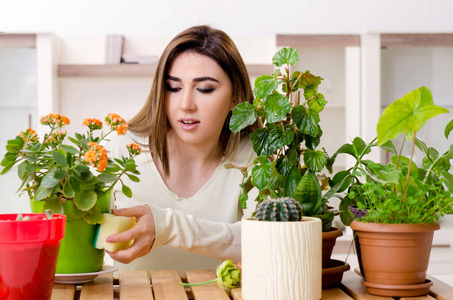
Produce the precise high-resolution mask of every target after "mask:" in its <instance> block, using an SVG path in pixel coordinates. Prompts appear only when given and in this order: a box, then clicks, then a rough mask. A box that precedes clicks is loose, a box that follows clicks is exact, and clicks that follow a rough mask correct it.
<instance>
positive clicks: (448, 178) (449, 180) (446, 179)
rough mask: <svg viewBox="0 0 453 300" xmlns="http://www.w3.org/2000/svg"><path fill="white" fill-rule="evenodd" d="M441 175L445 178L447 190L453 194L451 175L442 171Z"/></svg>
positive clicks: (452, 178) (452, 177)
mask: <svg viewBox="0 0 453 300" xmlns="http://www.w3.org/2000/svg"><path fill="white" fill-rule="evenodd" d="M442 175H443V176H444V178H445V181H444V182H445V185H446V186H447V188H448V189H449V190H450V191H452V192H453V175H452V174H450V173H449V172H447V171H442Z"/></svg>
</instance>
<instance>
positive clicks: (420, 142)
mask: <svg viewBox="0 0 453 300" xmlns="http://www.w3.org/2000/svg"><path fill="white" fill-rule="evenodd" d="M415 145H416V146H417V148H418V149H420V150H421V151H423V153H425V155H426V156H429V149H428V146H427V145H426V143H425V142H424V141H423V140H422V139H420V138H419V137H418V136H417V137H416V138H415Z"/></svg>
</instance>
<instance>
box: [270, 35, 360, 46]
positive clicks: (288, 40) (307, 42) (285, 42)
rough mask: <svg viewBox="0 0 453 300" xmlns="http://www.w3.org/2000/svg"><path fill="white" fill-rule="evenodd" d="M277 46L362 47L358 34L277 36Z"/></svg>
mask: <svg viewBox="0 0 453 300" xmlns="http://www.w3.org/2000/svg"><path fill="white" fill-rule="evenodd" d="M277 46H290V47H294V48H303V47H348V46H360V35H358V34H277Z"/></svg>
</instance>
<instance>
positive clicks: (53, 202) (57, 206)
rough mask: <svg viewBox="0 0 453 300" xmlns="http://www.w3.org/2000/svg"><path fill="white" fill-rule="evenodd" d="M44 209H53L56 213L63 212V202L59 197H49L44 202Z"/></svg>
mask: <svg viewBox="0 0 453 300" xmlns="http://www.w3.org/2000/svg"><path fill="white" fill-rule="evenodd" d="M43 209H44V210H46V209H51V210H52V212H53V213H54V214H63V213H64V210H63V204H61V202H60V200H59V199H58V198H57V197H52V198H50V199H47V200H46V202H45V203H44V206H43Z"/></svg>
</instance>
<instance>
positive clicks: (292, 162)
mask: <svg viewBox="0 0 453 300" xmlns="http://www.w3.org/2000/svg"><path fill="white" fill-rule="evenodd" d="M298 163H299V154H298V152H297V150H296V149H294V148H293V149H287V150H286V154H285V155H284V156H282V157H280V158H279V159H278V160H277V170H278V172H279V173H280V174H282V175H288V174H289V173H290V172H291V170H292V169H293V168H294V167H297V165H298Z"/></svg>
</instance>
